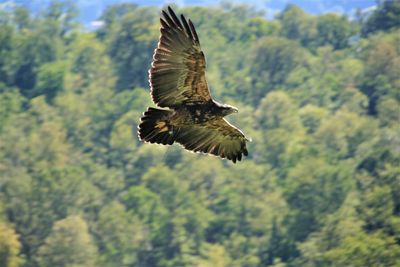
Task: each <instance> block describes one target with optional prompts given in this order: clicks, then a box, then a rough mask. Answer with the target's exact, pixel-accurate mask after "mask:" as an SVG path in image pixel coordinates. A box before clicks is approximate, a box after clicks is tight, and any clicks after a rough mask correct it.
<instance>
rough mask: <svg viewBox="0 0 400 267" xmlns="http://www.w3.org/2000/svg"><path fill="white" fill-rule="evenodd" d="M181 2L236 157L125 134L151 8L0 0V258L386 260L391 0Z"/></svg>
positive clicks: (151, 29) (399, 179)
mask: <svg viewBox="0 0 400 267" xmlns="http://www.w3.org/2000/svg"><path fill="white" fill-rule="evenodd" d="M176 9H178V8H176ZM179 11H181V10H179ZM182 11H183V12H184V13H185V15H186V16H187V17H189V18H191V20H192V21H193V22H194V24H195V25H196V29H197V31H198V33H199V36H200V40H201V43H202V48H203V50H204V53H205V55H206V58H207V80H208V82H209V85H210V88H211V92H212V95H213V97H215V98H216V99H217V100H219V101H221V102H226V103H230V104H233V105H235V106H237V107H239V110H240V112H239V113H238V114H237V116H232V117H229V118H228V120H229V121H231V122H233V123H234V124H235V125H238V126H239V127H240V128H241V129H243V131H244V132H245V133H246V134H247V135H249V136H251V137H252V139H253V141H252V142H250V143H249V152H250V156H249V157H247V158H245V159H244V161H242V162H240V163H238V164H236V165H233V164H231V163H230V162H227V161H224V160H221V159H219V158H216V157H211V156H205V155H196V154H193V153H188V152H187V151H185V150H183V149H182V148H181V147H179V146H176V145H174V146H169V147H167V146H157V145H147V144H142V143H141V142H139V140H138V139H137V125H138V123H139V118H140V116H141V114H142V113H143V111H144V110H145V109H146V107H147V106H150V105H152V102H151V98H150V96H149V90H148V82H147V79H148V77H147V70H148V68H149V66H150V62H151V55H152V52H153V49H154V47H155V46H156V44H157V37H158V35H159V32H158V29H159V23H158V11H157V9H156V8H152V7H140V6H138V5H135V4H119V5H115V6H110V7H108V8H107V9H106V11H105V12H104V13H103V15H101V17H100V19H102V20H103V21H104V23H105V24H104V26H103V27H101V28H100V29H98V30H97V31H96V32H88V31H86V30H85V29H84V28H83V27H82V26H80V25H79V24H78V23H77V21H76V9H75V7H74V5H73V2H72V1H61V2H59V1H55V2H52V4H50V5H49V6H48V7H47V8H45V9H44V10H43V11H42V12H41V13H40V14H39V15H38V14H33V13H31V12H30V11H29V10H26V9H23V8H19V7H15V8H11V9H9V10H7V11H4V10H0V262H1V264H2V265H1V264H0V265H1V266H3V265H4V266H7V267H46V266H52V267H53V266H74V267H78V266H82V267H83V266H85V267H90V266H103V267H121V266H127V267H128V266H129V267H132V266H143V267H157V266H167V267H176V266H198V267H211V266H218V267H219V266H221V267H223V266H227V267H228V266H229V267H230V266H248V267H250V266H251V267H261V266H275V267H278V266H279V267H284V266H286V267H292V266H306V267H317V266H318V267H320V266H322V267H325V266H360V267H361V266H385V267H386V266H398V265H399V264H400V262H399V258H400V249H399V248H400V246H399V236H400V168H399V166H400V150H399V144H400V134H399V127H398V126H399V119H400V118H399V116H400V112H399V111H400V110H399V107H400V94H399V88H400V79H399V77H400V73H399V68H398V66H399V63H400V56H399V55H400V50H399V46H398V44H399V42H400V38H399V36H400V35H399V31H400V29H399V24H398V23H397V22H398V17H399V16H397V14H398V3H397V1H380V2H379V5H378V8H377V9H376V10H375V11H373V13H372V14H370V16H369V17H368V18H362V17H361V20H359V21H358V23H359V24H357V23H356V22H353V21H350V20H349V19H348V18H347V17H344V16H338V15H335V14H324V15H320V16H314V15H310V14H307V13H306V12H304V11H303V10H301V9H300V8H299V7H296V6H294V5H289V6H288V7H287V8H285V10H284V11H283V12H282V13H281V14H279V15H278V16H277V19H275V20H272V21H268V20H266V19H265V17H264V15H263V14H262V13H260V12H258V11H256V10H255V9H254V8H251V7H247V6H246V5H235V4H231V3H225V2H224V3H222V4H220V5H219V6H214V7H187V8H185V9H184V10H182Z"/></svg>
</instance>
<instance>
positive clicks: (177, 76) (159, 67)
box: [139, 7, 248, 162]
mask: <svg viewBox="0 0 400 267" xmlns="http://www.w3.org/2000/svg"><path fill="white" fill-rule="evenodd" d="M168 11H169V14H168V13H167V12H165V11H163V15H164V19H160V21H161V25H162V27H161V29H160V31H161V36H160V41H159V43H158V46H157V48H156V50H155V52H154V55H153V62H152V67H151V69H150V70H149V82H150V87H151V95H152V98H153V101H154V103H156V104H157V105H158V106H159V107H163V108H168V109H167V110H166V109H156V108H149V109H148V110H147V111H146V112H145V113H144V116H143V117H142V119H141V124H140V125H139V137H140V139H141V140H143V141H146V142H150V143H159V144H164V145H166V144H169V145H170V144H173V143H174V142H175V141H176V142H178V143H180V144H181V145H183V146H184V147H185V148H186V149H188V150H191V151H194V152H204V153H210V154H213V155H218V156H220V157H222V158H225V157H226V158H228V159H230V160H232V161H233V162H236V160H241V158H242V154H244V155H246V156H247V153H248V152H247V149H246V141H247V138H246V137H245V136H244V134H243V133H242V132H241V131H240V130H239V129H237V128H236V127H234V126H232V125H231V124H229V123H228V122H227V121H226V120H225V119H224V116H226V115H229V114H231V113H234V112H237V109H236V108H234V107H232V106H229V105H224V104H220V103H218V102H216V101H215V100H213V99H212V98H211V95H210V92H209V90H208V85H207V81H206V78H205V66H206V64H205V58H204V54H203V52H202V51H201V48H200V42H199V38H198V36H197V33H196V30H195V28H194V26H193V24H192V22H191V21H190V20H189V21H186V19H185V17H184V16H183V15H181V19H178V17H177V16H176V15H175V13H174V12H173V10H172V9H171V8H170V7H168Z"/></svg>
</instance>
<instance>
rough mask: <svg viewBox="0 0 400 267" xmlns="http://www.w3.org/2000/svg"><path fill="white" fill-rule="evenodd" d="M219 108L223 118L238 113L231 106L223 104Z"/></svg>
mask: <svg viewBox="0 0 400 267" xmlns="http://www.w3.org/2000/svg"><path fill="white" fill-rule="evenodd" d="M220 107H221V112H222V115H223V116H226V115H229V114H232V113H237V112H238V109H237V108H235V107H234V106H231V105H227V104H223V105H221V106H220Z"/></svg>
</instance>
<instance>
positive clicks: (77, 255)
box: [37, 216, 97, 267]
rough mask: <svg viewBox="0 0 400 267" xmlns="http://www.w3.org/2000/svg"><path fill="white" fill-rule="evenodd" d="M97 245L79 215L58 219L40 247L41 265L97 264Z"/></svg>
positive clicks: (77, 266)
mask: <svg viewBox="0 0 400 267" xmlns="http://www.w3.org/2000/svg"><path fill="white" fill-rule="evenodd" d="M96 256H97V255H96V247H95V246H94V244H93V242H92V240H91V236H90V234H89V232H88V226H87V224H86V222H85V221H84V220H83V219H82V218H80V217H79V216H70V217H67V218H65V219H63V220H60V221H57V222H56V223H55V224H54V226H53V228H52V230H51V233H50V234H49V236H48V237H47V238H46V239H45V240H44V244H43V245H42V246H41V247H40V249H39V252H38V256H37V261H38V263H39V264H40V266H45V267H46V266H76V267H92V266H96Z"/></svg>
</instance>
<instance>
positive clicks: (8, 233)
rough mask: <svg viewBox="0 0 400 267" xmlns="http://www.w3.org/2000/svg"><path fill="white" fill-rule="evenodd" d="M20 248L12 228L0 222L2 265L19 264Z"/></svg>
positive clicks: (0, 256)
mask: <svg viewBox="0 0 400 267" xmlns="http://www.w3.org/2000/svg"><path fill="white" fill-rule="evenodd" d="M20 249H21V243H20V242H19V240H18V235H17V234H16V233H15V231H14V229H13V228H11V227H10V226H9V225H7V224H5V223H3V222H0V262H1V263H2V264H3V266H4V267H18V266H21V263H22V261H21V258H20V257H19V252H20Z"/></svg>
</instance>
